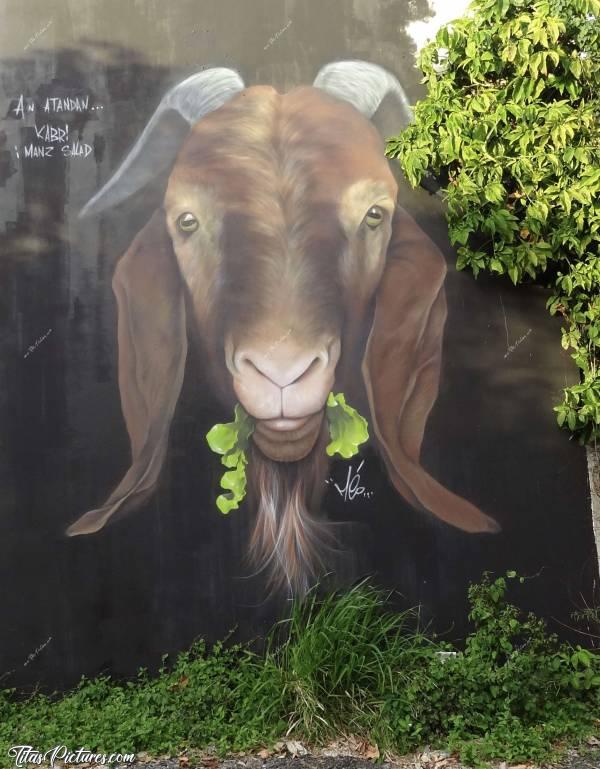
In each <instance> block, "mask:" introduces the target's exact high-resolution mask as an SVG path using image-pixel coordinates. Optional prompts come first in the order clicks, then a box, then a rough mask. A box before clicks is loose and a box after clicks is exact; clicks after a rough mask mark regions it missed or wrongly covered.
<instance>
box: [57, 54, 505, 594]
mask: <svg viewBox="0 0 600 769" xmlns="http://www.w3.org/2000/svg"><path fill="white" fill-rule="evenodd" d="M388 94H392V95H394V96H395V98H397V99H398V101H399V102H400V104H401V106H402V108H403V110H404V113H405V115H406V118H407V120H408V114H409V113H408V107H407V101H406V97H405V95H404V92H403V90H402V88H401V86H400V84H399V83H398V81H397V80H396V78H394V77H393V76H392V75H391V74H390V73H388V72H387V71H385V70H383V69H382V68H380V67H378V66H375V65H372V64H368V63H365V62H356V61H349V62H338V63H334V64H330V65H328V66H326V67H324V68H323V69H322V70H321V72H320V73H319V75H318V76H317V78H316V80H315V82H314V84H313V86H312V87H300V88H297V89H295V90H292V91H290V92H288V93H285V94H280V93H278V92H277V91H276V90H274V89H273V88H271V87H267V86H255V87H250V88H245V87H244V84H243V82H242V80H241V79H240V77H239V75H238V74H237V73H235V72H234V71H232V70H229V69H221V68H219V69H211V70H207V71H204V72H201V73H200V74H197V75H194V76H192V77H190V78H188V79H187V80H185V81H183V82H182V83H181V84H179V85H177V86H176V87H174V88H173V89H172V90H171V91H170V92H169V93H167V94H166V96H165V97H164V98H163V100H162V101H161V103H160V105H159V107H158V109H157V110H156V112H155V113H154V115H153V116H152V118H151V120H150V122H149V123H148V125H147V126H146V128H145V129H144V131H143V133H142V135H141V137H140V139H139V140H138V142H137V143H136V144H135V145H134V147H133V148H132V150H131V152H130V153H129V155H128V156H127V157H126V158H125V160H124V161H123V163H122V165H121V166H120V168H119V169H118V170H117V171H116V173H115V174H114V175H113V177H112V178H111V179H110V180H109V181H108V182H107V184H106V185H105V186H104V187H103V188H102V189H101V190H100V191H99V192H98V193H97V194H96V195H95V196H94V198H92V200H91V201H90V202H89V203H88V204H87V206H86V207H85V209H84V211H83V212H82V213H83V214H84V215H90V214H96V213H99V212H100V211H102V210H104V209H106V208H108V207H110V206H115V205H116V204H118V203H121V202H123V201H124V200H126V199H127V198H128V197H129V196H131V195H132V194H134V193H135V192H137V191H139V190H140V189H141V188H143V187H144V186H145V185H147V184H149V183H150V182H151V181H152V180H153V178H155V176H156V174H157V173H158V172H159V171H164V170H168V169H172V170H171V171H170V176H169V181H168V185H167V189H166V194H165V198H164V205H163V207H162V208H159V209H157V210H156V211H155V212H154V213H153V214H152V216H151V218H150V220H149V221H148V223H147V224H146V225H145V227H144V228H143V229H142V230H141V231H140V232H139V233H138V235H137V236H136V238H135V239H134V241H133V242H132V244H131V246H130V247H129V249H128V250H127V252H126V253H125V254H124V255H123V257H122V258H121V260H120V261H119V263H118V265H117V268H116V272H115V276H114V280H113V287H114V291H115V294H116V297H117V302H118V314H119V318H118V342H119V388H120V393H121V402H122V409H123V414H124V417H125V421H126V424H127V429H128V432H129V437H130V441H131V452H132V464H131V467H130V468H129V470H128V471H127V473H126V474H125V476H124V477H123V479H122V481H121V482H120V483H119V485H118V486H117V488H116V489H115V490H114V491H113V492H112V494H111V495H110V496H109V497H108V499H107V500H106V502H105V504H104V505H102V507H100V508H98V509H95V510H91V511H89V512H87V513H85V514H84V515H83V516H81V517H80V518H79V519H78V520H77V521H76V522H75V523H74V524H73V525H72V526H71V527H70V528H69V529H68V534H70V535H80V534H91V533H93V532H96V531H98V530H99V529H101V528H102V527H103V526H104V525H105V524H106V523H107V522H108V521H109V519H111V518H112V517H113V516H115V515H116V514H121V513H123V512H125V511H127V510H130V509H132V508H135V507H136V506H138V505H139V504H140V503H141V502H142V501H143V500H145V499H146V498H147V497H148V495H149V494H151V493H152V490H153V489H154V487H155V485H156V483H157V480H158V477H159V473H160V470H161V466H162V464H163V460H164V458H165V453H166V449H167V441H168V433H169V427H170V423H171V419H172V416H173V413H174V410H175V406H176V403H177V400H178V397H179V394H180V390H181V385H182V381H183V376H184V368H185V361H186V354H187V347H188V339H187V331H186V329H187V328H188V326H190V325H191V326H192V327H194V328H195V329H196V330H197V331H198V332H199V334H198V337H199V338H200V339H201V340H202V346H203V348H204V350H203V353H204V355H205V356H206V359H207V361H208V364H209V366H208V368H209V374H210V377H211V381H212V384H213V387H214V389H215V392H216V393H217V394H218V395H219V396H220V397H221V398H222V400H223V402H224V403H225V404H227V405H228V406H229V407H230V408H231V409H232V411H233V407H234V405H235V404H236V403H239V404H241V406H243V409H244V410H245V412H246V413H247V414H248V415H249V416H250V417H251V418H253V424H254V432H253V433H252V436H251V437H250V439H249V445H248V466H247V472H248V490H249V498H250V504H251V505H252V507H253V508H254V510H255V511H256V523H255V528H254V533H253V535H252V540H251V547H252V550H253V551H254V553H255V554H256V556H257V558H258V559H259V561H260V562H261V563H263V564H267V563H268V564H269V565H270V566H271V567H272V570H273V573H274V574H275V575H276V576H278V577H281V578H282V579H283V580H284V581H286V580H287V582H288V583H289V584H290V585H291V586H294V587H301V586H303V585H305V584H306V579H307V575H310V573H311V569H312V568H313V567H314V564H315V559H316V558H317V553H318V545H319V541H320V540H321V539H322V536H323V526H324V525H323V523H320V522H319V515H318V512H319V504H320V499H321V495H322V492H323V490H324V488H325V486H324V480H325V477H326V473H327V464H328V461H329V460H328V457H327V454H326V452H325V445H326V443H327V426H326V424H325V422H326V420H325V419H324V414H325V409H326V402H327V399H328V396H329V394H330V393H331V391H332V390H338V391H342V392H346V391H347V388H349V387H351V385H352V383H353V382H355V381H356V379H357V378H358V377H360V374H361V373H362V380H363V383H364V388H365V391H366V395H367V398H368V403H369V407H370V415H369V420H368V421H369V426H370V432H371V438H372V439H373V441H374V443H375V445H376V447H377V448H378V450H379V451H380V453H381V455H382V457H383V459H384V461H385V465H386V468H387V471H388V474H389V478H390V480H391V482H392V483H393V484H394V486H395V488H396V489H397V491H398V493H399V494H401V495H402V497H404V498H405V499H406V500H407V501H408V502H409V503H410V504H412V505H414V506H415V507H417V508H421V509H423V510H426V511H430V512H431V513H433V514H434V515H435V516H437V517H438V518H440V519H442V520H443V521H445V522H447V523H448V524H451V525H453V526H456V527H459V528H461V529H463V530H465V531H468V532H494V531H497V530H498V526H497V524H496V522H495V521H494V520H493V519H491V518H490V517H489V516H487V515H485V514H484V513H483V512H481V511H480V510H479V509H477V508H476V507H475V506H474V505H472V504H471V503H469V502H468V501H466V500H464V499H462V498H460V497H458V496H457V495H455V494H454V493H452V492H451V491H449V490H448V489H446V488H444V487H443V486H442V485H440V484H439V483H438V482H437V481H436V480H435V479H434V478H432V477H431V476H430V475H429V474H428V473H427V472H426V470H425V469H424V468H423V467H422V466H421V465H420V461H419V455H420V449H421V443H422V440H423V434H424V430H425V425H426V422H427V418H428V415H429V413H430V410H431V408H432V406H433V404H434V402H435V399H436V397H437V392H438V382H439V375H440V362H441V349H442V336H443V330H444V324H445V320H446V301H445V294H444V278H445V272H446V267H445V261H444V258H443V256H442V254H441V253H440V251H439V250H438V249H437V247H436V246H435V245H434V244H433V242H432V241H431V240H430V239H429V238H428V237H427V236H426V235H425V233H424V232H423V231H422V230H421V229H420V228H419V227H418V226H417V224H416V223H415V222H414V221H413V219H412V218H411V217H410V216H409V215H408V214H407V213H406V212H405V211H403V210H402V209H401V208H400V207H399V206H398V205H397V204H396V196H397V185H396V182H395V180H394V177H393V175H392V173H391V171H390V169H389V167H388V163H387V161H386V159H385V157H384V149H383V142H382V140H381V138H380V136H379V135H378V133H377V132H376V130H375V128H374V126H373V125H372V124H371V122H370V120H369V119H370V118H371V117H372V115H373V114H374V113H375V111H376V110H377V108H378V107H379V105H380V104H381V102H382V101H383V99H384V98H385V97H386V96H387V95H388ZM177 115H178V116H179V118H178V117H176V116H177ZM180 118H183V119H184V120H185V121H186V124H187V128H186V131H185V134H186V135H185V137H184V138H183V140H182V137H181V131H180V130H177V125H176V123H177V121H178V120H179V119H180ZM365 328H367V329H369V330H368V332H367V333H365ZM199 439H200V438H199Z"/></svg>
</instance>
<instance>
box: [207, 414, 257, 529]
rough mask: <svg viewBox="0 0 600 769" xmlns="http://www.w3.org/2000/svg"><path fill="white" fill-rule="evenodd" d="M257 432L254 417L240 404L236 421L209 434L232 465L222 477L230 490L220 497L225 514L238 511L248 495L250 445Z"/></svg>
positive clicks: (210, 441)
mask: <svg viewBox="0 0 600 769" xmlns="http://www.w3.org/2000/svg"><path fill="white" fill-rule="evenodd" d="M253 431H254V420H253V419H252V417H251V416H250V415H249V414H247V413H246V411H244V409H243V408H242V407H241V406H240V404H239V403H237V404H236V406H235V409H234V421H233V422H226V423H225V424H218V425H215V426H214V427H211V429H210V430H209V431H208V433H207V434H206V441H207V443H208V445H209V446H210V448H211V449H212V451H214V452H215V454H221V455H222V456H221V464H222V465H224V466H225V467H227V468H229V469H228V471H227V472H226V473H224V474H223V476H222V478H221V488H223V489H225V490H226V491H228V492H229V493H228V494H220V495H219V496H218V497H217V507H218V508H219V510H220V511H221V512H222V513H224V514H227V513H229V512H230V511H231V510H237V508H238V507H239V506H240V503H241V502H242V501H243V499H244V497H245V496H246V464H247V460H246V448H247V446H248V440H249V438H250V436H251V435H252V433H253Z"/></svg>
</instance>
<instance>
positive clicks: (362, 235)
mask: <svg viewBox="0 0 600 769" xmlns="http://www.w3.org/2000/svg"><path fill="white" fill-rule="evenodd" d="M5 6H6V9H5V10H6V12H5V13H4V16H3V25H2V27H1V28H0V52H1V53H0V75H1V77H0V103H1V109H0V215H1V221H0V264H1V265H2V270H3V272H2V280H1V281H0V425H1V427H2V429H1V430H0V488H2V494H0V534H1V536H0V584H1V585H2V586H3V588H2V601H0V624H1V626H2V639H1V641H0V680H2V682H3V685H5V686H17V687H25V688H27V687H30V686H31V687H33V686H37V685H38V684H39V685H40V686H42V687H47V688H50V689H53V688H56V687H59V688H60V687H65V686H70V685H72V684H75V683H76V682H77V681H78V680H79V678H80V676H81V675H82V674H85V675H88V676H93V675H96V674H98V673H101V672H108V673H111V674H113V675H116V676H128V675H131V674H135V672H136V671H137V670H138V669H139V668H140V667H141V666H145V667H148V668H149V669H150V670H154V669H156V667H157V666H158V665H159V664H160V660H161V657H162V655H163V654H165V653H169V654H175V653H177V652H179V651H181V650H182V649H185V648H188V647H189V645H190V644H191V643H192V641H194V639H197V638H199V637H202V638H204V639H206V641H207V642H208V643H211V642H213V641H216V640H218V639H223V638H225V637H232V638H234V639H235V640H240V641H251V640H253V639H256V638H259V637H261V636H262V635H263V634H264V633H265V632H266V631H267V630H268V629H269V628H270V627H271V626H272V625H273V624H274V623H275V622H277V621H278V620H280V619H281V618H282V617H285V616H286V614H287V612H289V607H290V601H291V599H292V598H293V597H298V596H301V595H302V594H303V593H304V591H306V590H307V589H309V588H310V587H312V586H317V589H321V590H327V591H328V590H334V589H340V590H345V589H347V588H348V587H349V586H351V585H352V584H354V583H356V582H357V581H358V580H361V579H364V578H365V577H368V578H370V579H371V580H372V581H373V583H374V584H376V585H377V586H379V587H381V588H382V589H384V590H386V591H389V592H390V593H391V595H392V596H393V601H394V602H395V605H396V606H397V607H398V608H399V609H408V608H414V607H419V616H420V618H421V620H422V623H423V624H429V623H430V627H431V628H432V629H435V630H436V631H438V632H439V633H441V634H443V635H444V637H447V638H448V639H451V640H456V639H460V638H461V637H464V634H465V631H466V629H467V624H468V619H467V611H468V607H467V588H468V585H469V584H470V583H471V582H474V581H476V580H478V579H479V578H480V577H481V574H482V572H484V571H486V570H487V571H491V572H496V573H502V572H505V571H506V570H508V569H514V570H516V571H518V572H519V573H520V574H523V575H524V576H525V577H527V579H525V581H524V583H523V584H521V583H519V584H518V585H515V588H514V590H515V591H519V592H518V595H514V596H513V597H514V598H515V599H516V600H517V601H518V602H519V603H520V604H521V605H522V606H524V607H526V608H531V609H533V610H535V611H536V612H537V613H539V614H540V615H542V616H544V617H546V618H547V619H548V621H549V623H550V625H551V627H552V629H553V630H555V631H557V632H559V633H562V634H569V632H570V631H569V629H568V627H569V626H571V625H572V618H571V614H572V613H573V611H577V609H580V608H583V607H584V606H585V604H588V605H593V604H594V603H596V604H597V602H598V598H597V590H598V566H597V563H598V561H597V553H596V550H595V546H594V537H593V530H592V518H591V510H590V499H589V489H588V486H587V465H586V457H585V451H584V450H583V449H582V448H581V447H579V446H577V445H575V444H574V443H573V442H572V441H569V440H568V436H565V435H564V434H563V433H562V432H561V431H559V430H558V429H557V428H556V424H555V418H554V414H553V412H552V406H553V405H554V403H556V401H557V399H559V398H560V393H561V391H562V388H563V387H564V385H565V382H568V381H573V376H575V375H576V372H574V370H573V367H572V366H571V362H570V359H569V356H568V354H566V353H565V354H563V353H562V352H561V351H560V350H559V349H557V345H556V338H557V335H558V334H559V333H560V332H559V329H558V328H557V321H556V319H553V318H551V317H549V316H548V314H547V312H546V311H545V307H544V306H545V302H546V300H547V295H546V292H545V291H544V289H543V288H542V287H534V286H529V287H528V286H521V287H519V288H518V289H517V288H514V287H513V286H512V285H511V284H510V282H509V281H505V280H503V279H502V278H493V277H491V276H483V275H480V276H479V277H478V279H477V280H474V278H473V276H472V275H470V274H467V273H465V272H457V271H456V269H455V268H454V265H455V261H456V255H455V253H454V251H453V249H452V248H451V246H450V244H449V242H448V237H447V228H446V223H445V221H444V206H443V199H442V198H441V197H440V196H439V195H436V194H430V192H428V191H426V190H424V189H420V190H411V189H409V188H408V186H407V184H406V182H405V181H404V180H403V178H402V175H401V173H400V171H399V168H398V167H397V165H395V164H394V163H389V162H388V161H387V160H386V159H385V157H384V147H385V139H386V137H387V136H390V135H392V134H395V133H397V132H398V131H399V130H400V129H401V128H402V126H404V125H406V124H407V122H408V121H409V120H410V119H411V107H410V106H409V105H413V104H414V103H415V102H416V101H417V100H418V98H419V97H420V95H421V94H422V92H423V91H422V86H421V85H420V82H419V78H420V74H419V72H418V70H417V68H416V67H415V54H416V46H415V42H414V40H413V38H412V37H411V36H410V30H411V29H413V30H420V33H419V34H421V33H423V29H424V28H428V27H427V25H428V24H429V22H430V21H431V19H432V12H433V10H434V6H436V7H438V6H439V7H438V11H439V10H440V8H441V6H440V4H439V3H433V4H431V7H430V6H429V4H428V3H427V2H425V0H415V2H410V3H407V2H405V0H385V2H379V3H373V2H372V0H352V1H351V2H350V0H330V1H329V2H328V3H325V4H324V3H321V2H318V0H302V2H299V1H298V0H285V2H281V0H253V2H252V3H241V2H240V0H202V2H200V3H199V2H197V0H178V2H177V3H171V4H167V5H165V4H164V3H159V2H155V0H144V2H136V3H129V4H125V5H124V4H123V3H121V2H119V0H103V2H102V3H87V4H81V3H78V2H76V0H51V2H44V3H42V2H41V0H6V3H5ZM250 8H251V9H252V11H250V10H249V9H250ZM442 11H444V13H445V12H446V6H444V8H443V9H442ZM232 629H233V630H232ZM231 633H233V635H229V634H231ZM572 640H575V641H578V640H579V639H578V638H577V637H576V636H573V637H572Z"/></svg>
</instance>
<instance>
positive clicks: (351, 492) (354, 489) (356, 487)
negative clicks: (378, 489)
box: [325, 459, 373, 502]
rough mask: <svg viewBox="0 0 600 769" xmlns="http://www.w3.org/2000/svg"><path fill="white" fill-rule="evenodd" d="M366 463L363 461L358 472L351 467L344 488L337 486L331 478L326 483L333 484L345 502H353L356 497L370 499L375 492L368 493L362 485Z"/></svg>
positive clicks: (357, 469)
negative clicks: (361, 476) (361, 472)
mask: <svg viewBox="0 0 600 769" xmlns="http://www.w3.org/2000/svg"><path fill="white" fill-rule="evenodd" d="M364 463H365V460H364V459H363V460H362V462H361V463H360V465H359V466H358V467H357V468H356V471H354V470H353V466H352V465H350V467H349V468H348V472H347V473H346V481H345V483H344V485H343V486H340V485H339V484H337V483H336V482H335V481H334V479H333V478H329V480H327V481H325V483H328V484H329V483H333V487H334V489H335V490H336V491H337V493H338V494H339V495H340V497H341V498H342V499H343V500H344V501H345V502H347V501H348V500H349V501H350V502H352V500H353V499H356V497H365V499H370V498H371V497H372V496H373V492H372V491H367V490H366V488H365V487H364V486H362V485H361V479H360V471H361V470H362V467H363V465H364Z"/></svg>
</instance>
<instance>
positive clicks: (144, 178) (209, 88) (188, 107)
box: [79, 67, 244, 217]
mask: <svg viewBox="0 0 600 769" xmlns="http://www.w3.org/2000/svg"><path fill="white" fill-rule="evenodd" d="M243 89H244V81H243V80H242V78H241V77H240V76H239V75H238V73H237V72H234V70H232V69H227V68H225V67H217V68H215V69H207V70H205V71H204V72H199V73H197V74H196V75H192V76H191V77H188V78H187V79H186V80H184V81H183V82H181V83H179V85H176V86H174V87H173V88H172V89H171V90H170V91H169V92H168V93H166V94H165V96H164V97H163V98H162V100H161V102H160V104H159V105H158V107H157V108H156V111H155V113H154V114H153V115H152V117H151V118H150V120H149V122H148V124H147V125H146V127H145V128H144V130H143V132H142V135H141V136H140V138H139V139H138V140H137V141H136V143H135V144H134V145H133V147H132V148H131V150H130V151H129V154H128V155H127V156H126V157H125V159H124V160H123V162H122V163H121V165H120V166H119V168H118V169H117V170H116V171H115V173H114V174H113V175H112V177H111V178H110V179H109V180H108V181H107V182H106V184H105V185H104V187H102V189H100V190H99V191H98V192H97V193H96V194H95V195H94V197H93V198H92V199H91V200H90V201H89V202H88V203H87V204H86V205H85V206H84V208H83V209H82V210H81V212H80V214H79V216H80V217H84V216H88V215H89V214H97V213H99V212H100V211H103V210H104V209H105V208H108V207H110V206H114V205H116V204H117V203H120V202H121V201H123V200H125V199H126V198H128V197H129V196H130V195H133V194H134V193H135V192H137V191H138V190H140V189H142V187H144V186H145V185H146V184H147V183H148V182H149V181H151V180H152V179H154V178H155V177H156V176H157V174H160V173H162V172H163V171H165V170H166V169H168V168H169V167H170V166H171V164H172V163H173V161H174V160H175V157H176V156H177V152H178V151H179V147H180V145H181V140H182V135H181V133H182V132H181V130H180V131H177V126H174V125H173V116H174V115H176V114H178V115H179V116H180V117H181V118H183V119H184V120H185V121H186V122H187V123H188V127H185V132H186V133H187V131H188V130H189V126H192V125H193V124H194V123H196V122H197V121H198V120H200V118H201V117H203V116H204V115H207V114H208V113H209V112H213V111H214V110H216V109H218V108H219V107H221V106H223V104H225V102H227V101H228V100H229V99H231V98H232V97H233V96H235V94H237V93H239V92H240V91H242V90H243ZM169 118H171V119H169ZM175 119H176V120H177V118H175ZM178 122H179V123H180V124H181V120H178ZM184 126H185V124H184Z"/></svg>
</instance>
